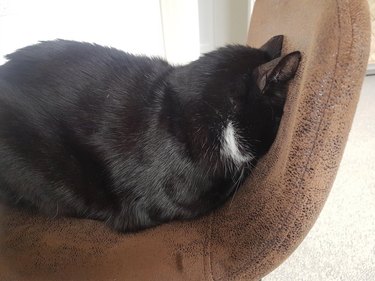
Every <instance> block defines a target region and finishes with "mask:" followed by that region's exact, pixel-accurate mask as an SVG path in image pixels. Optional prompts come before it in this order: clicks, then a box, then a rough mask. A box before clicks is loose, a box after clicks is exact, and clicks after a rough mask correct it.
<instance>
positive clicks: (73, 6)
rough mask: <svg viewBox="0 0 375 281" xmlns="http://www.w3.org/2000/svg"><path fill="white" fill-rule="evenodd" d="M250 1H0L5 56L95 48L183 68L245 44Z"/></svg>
mask: <svg viewBox="0 0 375 281" xmlns="http://www.w3.org/2000/svg"><path fill="white" fill-rule="evenodd" d="M252 2H254V0H235V1H234V0H232V1H231V0H60V1H59V0H0V64H2V63H3V62H4V61H5V59H4V58H3V56H4V55H6V54H8V53H11V52H13V51H14V50H16V49H18V48H21V47H24V46H27V45H30V44H34V43H36V42H38V41H41V40H53V39H56V38H62V39H70V40H77V41H87V42H95V43H98V44H102V45H109V46H113V47H116V48H119V49H122V50H125V51H128V52H131V53H136V54H145V55H154V56H162V57H166V58H167V59H168V60H169V61H170V62H172V63H186V62H189V61H191V60H194V59H196V58H198V56H199V55H200V53H201V52H207V51H210V50H212V49H215V48H217V47H220V46H223V45H226V44H229V43H242V44H243V43H245V41H246V33H247V28H248V23H249V11H250V6H251V4H252Z"/></svg>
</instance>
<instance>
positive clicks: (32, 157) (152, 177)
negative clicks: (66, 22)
mask: <svg viewBox="0 0 375 281" xmlns="http://www.w3.org/2000/svg"><path fill="white" fill-rule="evenodd" d="M279 39H280V37H279ZM269 45H270V47H269V48H275V46H271V45H272V44H269ZM273 45H275V42H274V44H273ZM276 48H278V49H279V50H278V51H279V52H278V55H277V56H279V55H280V49H281V43H280V44H278V46H276ZM293 54H294V55H293ZM291 55H293V56H294V57H295V58H296V59H295V60H296V61H297V62H295V63H294V64H293V67H294V68H293V69H289V72H290V75H289V76H290V77H288V79H286V80H285V81H277V79H276V78H275V77H276V74H273V76H275V77H273V76H272V75H271V74H272V73H271V72H272V71H273V72H275V71H276V72H277V67H279V68H281V67H283V68H284V70H285V66H282V65H281V63H279V64H277V66H276V67H272V69H268V70H267V71H266V72H267V77H266V80H267V82H266V86H265V87H263V88H262V89H260V88H259V86H257V81H258V80H260V78H261V77H259V76H260V75H265V74H262V72H261V71H258V70H259V69H260V66H261V65H264V64H265V63H266V62H268V61H270V60H271V59H274V57H277V56H275V55H272V52H269V51H267V45H265V48H262V49H253V48H250V47H244V46H228V47H225V48H221V49H219V50H217V51H214V52H211V53H208V54H206V55H204V56H202V57H201V58H199V59H198V60H197V61H194V62H192V63H190V64H188V65H185V66H171V65H170V64H168V63H167V62H166V61H164V60H162V59H158V58H148V57H143V56H134V55H130V54H127V53H124V52H122V51H119V50H116V49H112V48H106V47H101V46H98V45H93V44H88V43H78V42H72V41H64V40H57V41H50V42H42V43H40V44H37V45H33V46H29V47H26V48H23V49H20V50H18V51H16V52H15V53H13V54H11V55H9V56H8V57H7V58H8V59H9V61H8V62H7V63H5V64H4V65H3V66H1V67H0V199H2V200H3V201H5V202H8V203H10V204H13V205H18V206H22V207H25V208H28V209H31V210H36V211H39V212H42V213H44V214H47V215H50V216H52V217H54V216H75V217H84V218H92V219H98V220H103V221H106V222H107V223H108V224H110V225H111V226H112V227H114V228H115V229H117V230H120V231H123V232H127V231H136V230H140V229H144V228H148V227H151V226H155V225H158V224H160V223H163V222H167V221H170V220H174V219H191V218H194V217H197V216H199V215H202V214H204V213H207V212H208V211H210V210H212V209H214V208H216V207H217V206H219V205H220V204H222V203H223V202H224V201H225V200H226V199H227V198H228V197H229V196H230V195H231V194H232V193H233V190H234V188H235V187H236V186H237V185H238V184H239V183H240V181H241V180H242V179H243V175H245V174H246V173H247V172H248V171H249V167H250V166H251V165H252V164H254V163H255V161H256V160H257V159H258V158H259V157H261V156H262V155H264V154H265V153H266V152H267V150H268V149H269V147H270V145H271V144H272V142H273V140H274V138H275V135H276V131H277V127H278V125H279V124H278V123H279V120H280V118H281V114H282V108H283V104H284V101H285V85H286V82H287V81H288V80H290V79H291V78H292V77H293V76H294V73H295V71H296V69H297V67H298V62H299V59H300V55H299V53H297V52H296V53H292V54H291ZM283 60H284V64H285V61H286V62H288V60H287V59H285V58H284V59H283ZM280 65H281V66H280ZM287 70H288V69H286V71H287ZM271 76H272V77H271ZM279 76H280V75H279ZM273 78H275V79H273ZM228 121H231V122H233V124H235V129H236V133H237V134H238V141H239V144H241V145H240V146H239V149H240V151H241V153H242V154H243V155H250V154H252V155H253V156H254V158H253V159H252V161H251V162H250V161H249V162H247V163H236V162H235V161H232V160H231V159H230V158H228V157H227V158H226V157H223V154H222V153H221V152H220V151H221V149H222V148H223V137H222V136H223V130H224V128H225V127H226V126H227V124H228ZM236 183H237V185H236Z"/></svg>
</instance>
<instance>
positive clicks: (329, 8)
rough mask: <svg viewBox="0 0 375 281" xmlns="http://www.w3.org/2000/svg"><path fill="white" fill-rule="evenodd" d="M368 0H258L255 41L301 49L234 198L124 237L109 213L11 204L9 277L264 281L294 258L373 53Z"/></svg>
mask: <svg viewBox="0 0 375 281" xmlns="http://www.w3.org/2000/svg"><path fill="white" fill-rule="evenodd" d="M369 29H370V24H369V12H368V7H367V1H365V0H283V1H280V0H258V1H257V3H256V6H255V11H254V15H253V18H252V21H251V26H250V32H249V44H250V45H253V46H260V45H261V44H262V43H264V42H265V41H266V40H267V39H268V38H270V37H271V36H273V35H278V34H284V35H285V48H284V52H288V51H292V50H301V51H302V52H303V62H302V65H301V68H300V69H299V73H298V75H297V79H296V80H295V81H294V82H293V83H292V84H291V87H290V92H291V93H294V94H293V95H289V96H288V101H287V105H286V108H285V115H284V117H283V120H282V124H281V127H280V130H279V134H278V137H277V140H276V142H275V143H274V145H273V147H272V149H271V151H270V153H269V154H268V155H267V157H266V158H265V159H263V161H261V163H260V164H259V166H258V167H257V169H256V171H255V172H254V173H253V175H252V177H251V178H249V179H248V181H247V182H246V184H245V185H244V186H243V188H242V189H241V190H240V191H239V192H238V193H237V194H236V196H235V198H234V200H233V202H232V203H228V204H227V205H226V207H224V208H222V209H220V210H219V211H218V212H216V213H214V214H212V215H210V216H207V217H205V218H203V219H200V220H198V221H193V222H184V223H172V224H169V225H164V226H161V227H158V228H155V229H152V230H148V231H145V232H142V233H139V234H135V235H119V234H116V233H114V232H111V230H109V229H108V228H107V227H105V226H104V225H103V224H102V223H100V222H95V221H88V220H87V221H86V220H76V219H59V220H57V221H56V220H50V219H47V218H43V217H31V216H28V215H26V214H23V213H20V212H17V211H14V210H10V209H7V208H5V207H2V209H1V213H0V280H6V281H12V280H15V281H22V280H38V281H41V280H79V281H83V280H92V281H94V280H257V279H259V278H260V277H262V276H264V275H265V274H267V273H268V272H270V271H271V270H272V269H274V268H275V267H277V266H278V265H279V264H280V263H281V262H282V261H283V260H284V259H285V258H287V257H288V255H290V254H291V253H292V252H293V250H294V249H295V248H296V247H297V246H298V244H299V243H300V242H301V241H302V239H303V238H304V237H305V235H306V234H307V232H308V231H309V229H310V228H311V226H312V225H313V223H314V222H315V220H316V218H317V216H318V214H319V212H320V210H321V209H322V206H323V204H324V202H325V200H326V198H327V195H328V193H329V190H330V188H331V185H332V182H333V180H334V178H335V175H336V171H337V169H338V167H339V163H340V159H341V156H342V153H343V149H344V147H345V143H346V140H347V136H348V132H349V130H350V126H351V123H352V118H353V114H354V111H355V108H356V104H357V100H358V95H359V91H360V87H361V84H362V80H363V77H364V73H365V68H366V64H367V58H368V52H369V36H370V33H369Z"/></svg>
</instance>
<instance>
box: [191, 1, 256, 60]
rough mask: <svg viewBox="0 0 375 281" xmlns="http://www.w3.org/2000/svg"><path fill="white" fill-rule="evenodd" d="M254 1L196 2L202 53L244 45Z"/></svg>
mask: <svg viewBox="0 0 375 281" xmlns="http://www.w3.org/2000/svg"><path fill="white" fill-rule="evenodd" d="M253 2H254V0H235V1H233V0H198V3H199V27H200V49H201V52H202V53H205V52H208V51H211V50H213V49H216V48H218V47H222V46H225V45H227V44H245V43H246V39H247V29H248V25H249V19H250V17H249V15H250V11H251V7H252V4H253Z"/></svg>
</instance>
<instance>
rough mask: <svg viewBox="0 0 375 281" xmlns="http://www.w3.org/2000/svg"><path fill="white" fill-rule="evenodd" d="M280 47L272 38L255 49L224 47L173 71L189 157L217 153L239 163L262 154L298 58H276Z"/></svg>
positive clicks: (271, 136)
mask: <svg viewBox="0 0 375 281" xmlns="http://www.w3.org/2000/svg"><path fill="white" fill-rule="evenodd" d="M282 43H283V36H275V37H273V38H271V39H270V40H269V41H268V42H267V43H265V44H264V45H263V46H262V47H261V48H259V49H255V48H250V47H246V46H227V47H224V48H220V49H218V50H216V51H213V52H210V53H208V54H205V55H203V56H202V57H201V58H199V59H198V60H197V61H195V62H193V63H191V64H189V65H188V66H186V67H182V68H181V69H180V70H177V75H176V76H175V81H176V83H175V84H174V85H177V86H176V88H175V90H176V91H178V92H179V93H180V94H181V95H182V96H183V100H184V102H183V106H182V107H181V113H182V114H184V115H185V120H188V121H187V123H188V124H183V126H184V127H185V129H186V130H187V131H188V133H187V134H190V135H188V136H187V138H190V141H191V142H192V144H191V145H190V147H191V151H192V154H194V155H199V153H201V154H202V153H203V154H205V155H210V153H207V152H206V151H205V150H207V149H208V150H211V151H214V150H216V151H219V153H220V155H221V157H222V158H223V159H229V160H230V161H232V162H234V163H235V164H236V165H237V164H238V165H240V164H242V163H244V162H249V161H250V160H251V159H253V158H259V157H260V156H262V155H263V154H264V153H265V152H267V150H268V149H269V147H270V146H271V144H272V142H273V141H274V138H275V136H276V132H277V129H278V126H279V122H280V118H281V116H282V112H283V107H284V103H285V99H286V92H287V84H288V82H289V81H290V80H291V79H292V78H293V77H294V76H295V73H296V71H297V69H298V66H299V62H300V60H301V54H300V52H298V51H297V52H292V53H289V54H287V55H284V56H281V49H282ZM179 72H180V73H179ZM179 74H181V75H179ZM207 144H209V145H210V146H211V147H207Z"/></svg>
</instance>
